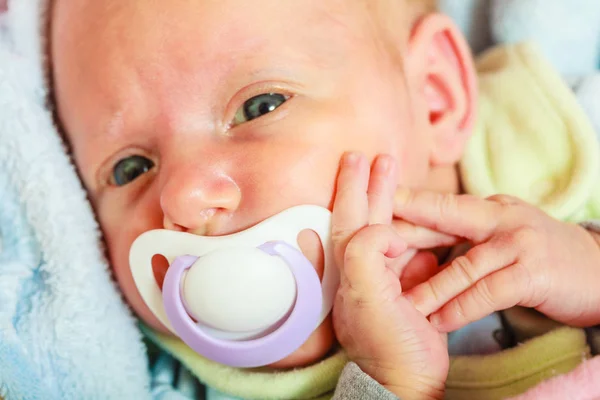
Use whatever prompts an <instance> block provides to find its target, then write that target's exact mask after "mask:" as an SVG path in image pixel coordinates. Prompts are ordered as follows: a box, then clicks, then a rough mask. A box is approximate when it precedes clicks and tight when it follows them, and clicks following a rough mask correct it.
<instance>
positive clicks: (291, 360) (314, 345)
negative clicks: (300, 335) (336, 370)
mask: <svg viewBox="0 0 600 400" xmlns="http://www.w3.org/2000/svg"><path fill="white" fill-rule="evenodd" d="M148 312H149V314H150V315H146V316H145V317H146V318H144V317H142V319H143V320H144V322H145V323H146V324H147V325H148V326H150V327H151V328H153V329H154V330H156V331H158V332H160V333H162V334H165V335H169V336H173V334H172V333H171V331H169V330H168V329H167V328H166V327H165V326H164V325H163V324H162V323H161V322H160V321H159V320H158V319H157V318H156V317H155V316H154V315H152V313H150V311H149V310H148ZM144 314H145V313H144ZM334 340H335V337H334V333H333V324H332V321H331V316H329V317H327V318H326V319H325V321H323V323H322V324H321V325H320V326H319V327H318V328H317V329H316V330H315V331H314V332H313V333H312V335H310V337H309V338H308V340H307V341H306V342H304V344H303V345H302V346H300V348H299V349H298V350H296V351H295V352H293V353H292V354H290V355H289V356H287V357H285V358H284V359H282V360H280V361H277V362H275V363H273V364H270V365H268V367H270V368H274V369H290V368H299V367H306V366H308V365H311V364H314V363H316V362H319V361H321V360H323V358H325V356H326V355H327V353H329V351H330V350H331V348H332V347H333V343H334Z"/></svg>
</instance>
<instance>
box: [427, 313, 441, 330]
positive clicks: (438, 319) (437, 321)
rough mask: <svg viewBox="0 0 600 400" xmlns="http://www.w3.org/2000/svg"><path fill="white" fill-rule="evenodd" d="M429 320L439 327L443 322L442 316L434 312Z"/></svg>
mask: <svg viewBox="0 0 600 400" xmlns="http://www.w3.org/2000/svg"><path fill="white" fill-rule="evenodd" d="M429 322H431V325H433V326H435V327H436V328H438V327H439V326H440V325H441V324H442V318H441V317H440V315H439V314H432V315H431V316H430V317H429Z"/></svg>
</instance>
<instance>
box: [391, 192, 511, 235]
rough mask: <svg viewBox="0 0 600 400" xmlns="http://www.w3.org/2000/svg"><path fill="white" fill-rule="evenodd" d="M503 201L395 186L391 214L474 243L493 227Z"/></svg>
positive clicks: (491, 230)
mask: <svg viewBox="0 0 600 400" xmlns="http://www.w3.org/2000/svg"><path fill="white" fill-rule="evenodd" d="M502 207H503V205H502V204H500V203H498V202H495V201H486V200H483V199H480V198H477V197H475V196H469V195H455V194H449V193H437V192H431V191H418V190H409V189H403V188H402V189H398V190H397V191H396V196H395V198H394V216H395V217H397V218H400V219H404V220H406V221H409V222H412V223H413V224H415V225H420V226H424V227H427V228H430V229H433V230H436V231H441V232H443V233H446V234H449V235H454V236H460V237H464V238H466V239H469V240H472V241H474V242H476V243H481V242H483V241H485V240H487V239H488V238H489V237H490V236H491V235H492V234H493V233H494V231H495V229H496V227H497V225H498V221H499V220H500V217H501V214H502V210H503V208H502Z"/></svg>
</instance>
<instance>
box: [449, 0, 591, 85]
mask: <svg viewBox="0 0 600 400" xmlns="http://www.w3.org/2000/svg"><path fill="white" fill-rule="evenodd" d="M439 5H440V8H441V10H442V11H443V12H445V13H447V14H448V15H450V16H451V17H453V18H454V19H455V20H456V22H457V24H458V25H459V26H460V27H461V29H462V30H463V32H464V33H465V34H466V36H467V38H468V40H469V43H470V44H471V46H472V47H473V49H474V50H475V51H476V52H479V51H481V50H484V49H485V48H487V47H489V46H491V45H493V44H501V43H514V42H521V41H525V40H533V41H535V42H536V43H537V44H538V45H539V47H540V48H541V49H542V51H543V52H544V53H545V55H546V57H548V59H549V60H550V61H551V62H552V63H553V64H554V66H555V67H556V68H557V69H558V70H559V71H560V72H561V73H562V74H563V75H564V76H565V77H569V76H581V75H587V74H590V73H593V72H594V71H595V70H598V69H600V2H599V1H598V0H569V1H565V0H439Z"/></svg>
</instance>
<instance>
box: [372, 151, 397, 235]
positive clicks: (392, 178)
mask: <svg viewBox="0 0 600 400" xmlns="http://www.w3.org/2000/svg"><path fill="white" fill-rule="evenodd" d="M396 185H397V182H396V161H395V160H394V158H393V157H391V156H389V155H381V156H379V157H377V158H376V159H375V162H374V163H373V167H372V168H371V176H370V178H369V190H368V199H369V224H371V225H375V224H389V223H390V222H392V214H393V212H394V193H395V191H396Z"/></svg>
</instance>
